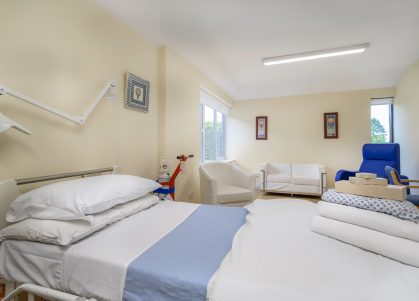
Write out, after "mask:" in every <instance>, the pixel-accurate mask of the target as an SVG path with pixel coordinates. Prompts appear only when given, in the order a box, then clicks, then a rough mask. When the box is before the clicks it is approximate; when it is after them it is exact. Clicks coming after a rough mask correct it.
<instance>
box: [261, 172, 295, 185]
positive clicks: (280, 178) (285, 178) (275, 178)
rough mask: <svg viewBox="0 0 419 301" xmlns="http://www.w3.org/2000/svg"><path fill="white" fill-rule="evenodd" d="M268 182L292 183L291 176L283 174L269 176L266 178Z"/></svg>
mask: <svg viewBox="0 0 419 301" xmlns="http://www.w3.org/2000/svg"><path fill="white" fill-rule="evenodd" d="M266 180H267V181H268V182H272V183H291V176H289V175H283V174H278V173H276V174H269V175H268V176H267V177H266Z"/></svg>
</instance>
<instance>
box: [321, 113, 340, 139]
mask: <svg viewBox="0 0 419 301" xmlns="http://www.w3.org/2000/svg"><path fill="white" fill-rule="evenodd" d="M323 122H324V139H333V138H339V120H338V113H337V112H333V113H324V117H323Z"/></svg>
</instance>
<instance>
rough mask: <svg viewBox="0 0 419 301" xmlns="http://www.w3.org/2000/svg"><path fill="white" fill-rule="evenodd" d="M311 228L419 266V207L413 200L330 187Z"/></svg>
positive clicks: (324, 195)
mask: <svg viewBox="0 0 419 301" xmlns="http://www.w3.org/2000/svg"><path fill="white" fill-rule="evenodd" d="M312 230H313V231H314V232H317V233H320V234H323V235H326V236H328V237H331V238H334V239H337V240H340V241H343V242H345V243H349V244H352V245H354V246H357V247H360V248H362V249H365V250H368V251H371V252H373V253H376V254H379V255H382V256H385V257H388V258H391V259H393V260H396V261H399V262H401V263H404V264H408V265H411V266H415V267H419V209H418V208H417V207H416V206H414V205H413V204H412V203H410V202H407V201H403V202H400V201H394V200H388V199H379V198H372V197H364V196H358V195H351V194H344V193H337V192H335V191H334V190H328V191H327V192H326V193H324V194H323V196H322V201H320V202H319V203H318V215H316V216H314V218H313V222H312Z"/></svg>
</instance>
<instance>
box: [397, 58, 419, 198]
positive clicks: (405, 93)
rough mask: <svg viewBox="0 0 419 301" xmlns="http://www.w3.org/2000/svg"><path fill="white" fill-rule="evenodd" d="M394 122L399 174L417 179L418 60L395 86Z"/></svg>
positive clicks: (418, 147) (418, 167) (418, 170)
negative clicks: (399, 156)
mask: <svg viewBox="0 0 419 301" xmlns="http://www.w3.org/2000/svg"><path fill="white" fill-rule="evenodd" d="M394 120H395V127H394V138H395V140H396V142H398V143H400V147H401V172H402V173H403V174H404V175H407V176H408V177H409V178H410V179H419V132H418V129H419V60H418V61H417V62H416V63H414V64H412V65H411V66H409V67H408V68H407V69H406V71H405V72H404V74H403V76H402V77H401V79H400V81H399V83H398V85H397V92H396V98H395V101H394ZM417 192H419V191H416V193H417Z"/></svg>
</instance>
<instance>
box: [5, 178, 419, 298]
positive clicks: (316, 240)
mask: <svg viewBox="0 0 419 301" xmlns="http://www.w3.org/2000/svg"><path fill="white" fill-rule="evenodd" d="M107 171H109V170H107ZM101 172H103V170H102V171H101ZM92 173H94V171H89V174H92ZM67 175H68V174H67ZM76 175H81V176H84V175H86V173H85V172H80V173H76V174H74V173H73V174H71V176H76ZM66 177H67V176H63V175H56V176H50V177H47V178H45V177H40V178H36V179H29V180H20V181H16V182H17V183H20V184H23V183H31V182H37V181H38V180H42V181H43V180H52V179H57V178H66ZM7 183H8V184H7V185H0V212H1V218H2V220H1V225H2V226H1V227H3V226H4V220H3V217H4V215H5V214H4V213H5V211H6V210H7V208H8V205H9V203H10V202H11V201H12V200H13V199H14V198H15V197H16V196H17V195H18V194H19V192H18V189H17V186H16V185H15V184H13V183H12V184H10V183H11V182H7ZM148 197H150V196H148ZM236 209H237V210H240V211H234V210H236ZM231 210H233V211H231ZM315 213H316V204H314V203H311V202H307V201H303V200H296V199H289V200H287V199H282V200H266V201H263V200H256V201H255V202H254V203H253V204H251V205H249V206H247V208H246V209H240V208H229V207H218V206H208V205H198V204H189V203H182V202H168V201H165V202H159V203H158V204H156V205H155V206H153V207H151V208H149V209H146V210H143V211H141V212H139V213H136V214H134V215H132V216H130V217H128V218H125V219H123V220H121V221H118V222H116V223H115V224H112V225H111V226H108V227H106V228H104V229H102V230H100V231H98V232H96V233H94V234H92V235H90V236H89V237H87V238H85V239H82V240H80V241H79V242H77V243H75V244H72V245H70V246H68V247H60V246H56V245H51V244H44V243H39V242H32V241H17V240H6V241H4V242H2V243H1V244H0V275H1V276H3V277H4V278H5V279H6V280H8V282H7V293H11V292H12V295H10V296H9V297H8V299H7V301H9V300H12V299H13V297H14V296H16V295H17V294H19V293H20V292H22V291H26V292H29V293H30V294H29V296H30V297H29V300H30V301H31V300H33V295H37V296H42V297H44V298H47V299H51V300H65V301H67V300H68V301H70V300H71V301H76V300H83V298H87V299H90V300H95V299H96V300H190V301H193V300H207V301H234V300H240V301H247V300H248V301H253V300H258V301H259V300H263V301H271V300H272V301H277V300H287V301H288V300H322V301H328V300H342V301H345V300H348V301H349V300H350V301H352V300H377V301H378V300H379V301H386V300H414V299H415V298H416V297H417V296H418V295H419V269H418V268H415V267H412V266H408V265H404V264H401V263H399V262H396V261H393V260H390V259H388V258H385V257H382V256H379V255H376V254H373V253H370V252H367V251H365V250H362V249H359V248H357V247H354V246H351V245H348V244H345V243H342V242H339V241H336V240H333V239H330V238H327V237H324V236H321V235H318V234H316V233H313V232H312V231H311V230H310V224H311V220H312V217H313V216H314V215H315ZM208 214H213V216H209V217H208ZM194 217H195V220H194ZM217 219H219V220H217ZM197 220H198V222H199V221H202V220H204V221H205V223H202V224H195V222H197ZM188 224H189V228H188ZM232 224H234V225H232ZM197 225H198V226H197ZM191 226H192V228H200V227H204V228H203V229H202V232H199V233H198V234H202V233H204V234H203V235H202V237H201V236H200V235H197V233H196V232H193V231H192V232H186V234H187V235H186V236H185V232H183V231H184V230H185V229H186V230H187V231H189V230H190V229H191ZM182 229H183V230H182ZM200 229H201V228H200ZM208 230H212V231H209V232H208V233H206V232H205V231H208ZM224 232H229V235H227V236H229V238H228V237H227V239H226V237H225V233H224ZM220 235H221V236H220ZM185 237H186V239H185ZM217 239H219V241H216V243H214V240H217ZM218 244H220V245H221V247H220V246H218ZM220 248H222V249H223V250H222V251H220V250H219V249H220ZM195 254H200V255H199V256H195ZM200 256H201V257H200ZM202 256H205V257H202ZM6 258H7V260H6ZM185 269H186V270H185ZM22 283H24V284H23V285H21V284H22ZM19 285H20V286H19ZM16 287H18V289H17V290H15V288H16ZM161 288H164V289H162V290H161V291H159V289H161ZM202 293H204V296H203V295H202ZM155 296H158V298H156V297H155ZM182 296H183V297H182ZM184 296H188V297H187V298H185V297H184ZM182 298H183V299H182Z"/></svg>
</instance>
